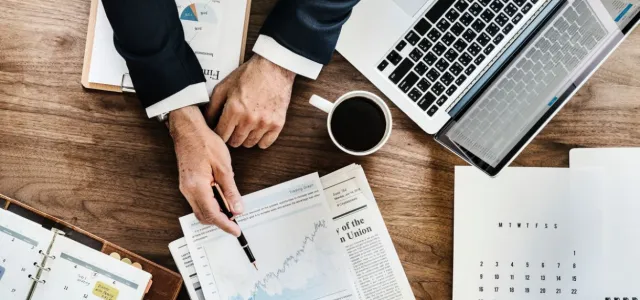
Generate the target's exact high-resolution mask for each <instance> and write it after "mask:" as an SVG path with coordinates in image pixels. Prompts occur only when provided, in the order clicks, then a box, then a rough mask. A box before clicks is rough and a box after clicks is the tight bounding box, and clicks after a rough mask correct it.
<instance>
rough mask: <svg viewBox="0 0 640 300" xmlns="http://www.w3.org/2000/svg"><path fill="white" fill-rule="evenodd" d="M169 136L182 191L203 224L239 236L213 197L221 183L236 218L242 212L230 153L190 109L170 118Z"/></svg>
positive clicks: (204, 122)
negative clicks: (214, 226)
mask: <svg viewBox="0 0 640 300" xmlns="http://www.w3.org/2000/svg"><path fill="white" fill-rule="evenodd" d="M169 132H170V133H171V137H173V142H174V145H175V151H176V157H177V159H178V170H179V172H180V191H181V192H182V194H183V195H184V196H185V197H186V198H187V201H189V204H190V205H191V208H192V209H193V212H194V213H195V215H196V217H197V218H198V220H200V222H202V223H203V224H212V225H216V226H218V227H220V228H221V229H222V230H224V231H226V232H228V233H230V234H233V235H234V236H239V235H240V228H239V227H238V225H237V224H235V223H234V222H232V221H231V220H229V218H227V216H225V215H224V214H223V213H222V212H220V206H219V205H218V202H217V201H216V199H215V198H214V196H213V189H212V186H213V184H214V183H218V184H219V185H220V187H221V188H222V192H223V194H224V197H225V198H226V199H227V201H228V203H229V206H230V210H231V212H233V214H234V215H238V214H241V213H242V212H243V204H242V198H241V197H240V193H239V192H238V188H237V187H236V183H235V181H234V179H233V170H232V168H231V157H230V156H229V149H228V148H227V146H226V145H225V144H224V142H223V141H222V139H220V137H219V136H218V135H216V134H215V133H214V132H213V131H212V130H211V129H210V128H209V127H208V126H207V124H206V121H205V120H204V117H203V116H202V113H201V112H200V110H199V109H198V108H197V107H195V106H187V107H184V108H181V109H178V110H175V111H172V112H171V113H170V114H169Z"/></svg>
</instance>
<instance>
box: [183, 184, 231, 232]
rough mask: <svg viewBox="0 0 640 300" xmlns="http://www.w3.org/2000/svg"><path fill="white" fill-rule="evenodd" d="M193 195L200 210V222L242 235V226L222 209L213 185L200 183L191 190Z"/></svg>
mask: <svg viewBox="0 0 640 300" xmlns="http://www.w3.org/2000/svg"><path fill="white" fill-rule="evenodd" d="M191 195H192V198H193V201H194V202H195V203H196V204H197V206H198V208H199V210H200V218H199V220H200V222H202V223H203V224H210V225H216V226H218V227H219V228H220V229H222V230H224V231H225V232H227V233H229V234H232V235H234V236H240V227H238V224H236V223H234V222H233V221H231V220H229V218H228V217H227V216H225V215H224V214H223V213H222V212H221V211H220V206H219V205H218V202H217V201H216V199H215V198H214V196H213V189H212V187H211V185H209V184H199V185H198V186H197V189H196V190H194V191H191ZM196 216H197V215H196Z"/></svg>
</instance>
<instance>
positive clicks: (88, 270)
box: [0, 209, 151, 300]
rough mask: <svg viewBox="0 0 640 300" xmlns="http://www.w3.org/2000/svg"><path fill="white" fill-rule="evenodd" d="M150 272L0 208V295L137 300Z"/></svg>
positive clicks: (19, 299) (13, 299)
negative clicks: (115, 259) (116, 259)
mask: <svg viewBox="0 0 640 300" xmlns="http://www.w3.org/2000/svg"><path fill="white" fill-rule="evenodd" d="M150 280H151V275H150V274H149V273H147V272H145V271H142V270H139V269H136V268H134V267H132V266H131V265H128V264H125V263H123V262H120V261H114V259H113V258H112V257H110V256H108V255H106V254H103V253H101V252H99V251H96V250H94V249H91V248H89V247H87V246H84V245H82V244H80V243H77V242H75V241H73V240H71V239H69V238H67V237H65V236H64V233H63V232H62V231H59V230H56V229H55V228H53V229H51V230H47V229H45V228H43V227H42V226H41V225H40V224H36V223H33V222H31V221H29V220H27V219H25V218H22V217H20V216H18V215H15V214H13V213H11V212H9V211H6V210H2V209H0V299H2V300H26V299H34V300H41V299H42V300H44V299H79V300H83V299H95V300H99V299H100V300H129V299H131V300H134V299H135V300H139V299H142V297H143V296H144V294H145V291H147V288H148V285H149V283H150Z"/></svg>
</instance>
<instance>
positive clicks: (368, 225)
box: [322, 164, 415, 300]
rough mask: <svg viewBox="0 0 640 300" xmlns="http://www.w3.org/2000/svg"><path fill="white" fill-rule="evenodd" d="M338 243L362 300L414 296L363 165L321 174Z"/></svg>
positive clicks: (392, 299)
mask: <svg viewBox="0 0 640 300" xmlns="http://www.w3.org/2000/svg"><path fill="white" fill-rule="evenodd" d="M322 185H323V186H324V193H325V195H326V197H327V203H328V204H329V208H330V209H331V214H332V217H333V221H334V226H335V228H336V232H338V236H339V239H340V243H341V244H342V245H343V246H344V248H345V249H346V251H347V253H348V256H349V261H350V268H351V272H352V273H353V274H354V277H355V280H356V290H357V292H358V298H359V299H362V300H365V299H366V300H378V299H379V300H394V299H397V300H401V299H402V300H404V299H415V296H414V295H413V292H412V290H411V285H409V281H408V280H407V276H406V275H405V273H404V269H403V268H402V264H401V262H400V259H399V258H398V254H397V253H396V251H395V248H394V246H393V241H392V240H391V237H390V236H389V232H388V231H387V227H386V226H385V224H384V220H383V219H382V215H381V214H380V209H379V208H378V205H377V203H376V200H375V198H374V196H373V192H372V191H371V188H370V186H369V183H368V181H367V178H366V176H365V174H364V171H363V169H362V167H360V166H359V165H355V164H353V165H350V166H347V167H345V168H343V169H340V170H338V171H336V172H333V173H331V174H329V175H326V176H324V177H322Z"/></svg>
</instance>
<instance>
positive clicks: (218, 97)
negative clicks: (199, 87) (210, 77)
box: [204, 80, 229, 126]
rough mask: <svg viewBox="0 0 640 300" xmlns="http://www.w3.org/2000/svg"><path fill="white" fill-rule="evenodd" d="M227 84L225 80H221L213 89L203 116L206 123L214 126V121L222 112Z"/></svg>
mask: <svg viewBox="0 0 640 300" xmlns="http://www.w3.org/2000/svg"><path fill="white" fill-rule="evenodd" d="M228 87H229V85H228V84H227V81H224V80H223V81H222V82H221V83H219V84H218V85H216V87H215V88H214V89H213V95H211V103H209V105H208V106H207V109H206V110H205V114H204V115H205V118H206V119H207V123H209V126H215V125H216V124H215V122H216V121H218V120H219V119H220V116H221V114H222V108H223V107H224V103H225V102H226V100H227V90H228V89H229V88H228Z"/></svg>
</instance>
